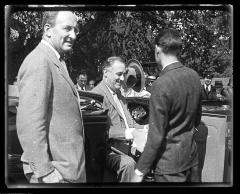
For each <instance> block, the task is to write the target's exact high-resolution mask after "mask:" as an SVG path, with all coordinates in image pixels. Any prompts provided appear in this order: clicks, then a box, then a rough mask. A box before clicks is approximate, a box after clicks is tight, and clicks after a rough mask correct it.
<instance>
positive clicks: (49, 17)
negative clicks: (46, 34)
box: [42, 11, 59, 29]
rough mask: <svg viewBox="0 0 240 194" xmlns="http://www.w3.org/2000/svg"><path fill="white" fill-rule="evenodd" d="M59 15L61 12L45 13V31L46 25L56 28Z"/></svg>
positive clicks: (43, 21)
mask: <svg viewBox="0 0 240 194" xmlns="http://www.w3.org/2000/svg"><path fill="white" fill-rule="evenodd" d="M58 13H59V11H45V12H44V13H43V19H42V29H44V26H45V24H50V25H51V26H52V27H54V26H55V24H56V18H57V15H58Z"/></svg>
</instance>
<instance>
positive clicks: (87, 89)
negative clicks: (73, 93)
mask: <svg viewBox="0 0 240 194" xmlns="http://www.w3.org/2000/svg"><path fill="white" fill-rule="evenodd" d="M75 87H76V89H77V90H78V85H77V84H76V85H75ZM90 90H91V88H90V87H89V85H86V86H85V91H90Z"/></svg>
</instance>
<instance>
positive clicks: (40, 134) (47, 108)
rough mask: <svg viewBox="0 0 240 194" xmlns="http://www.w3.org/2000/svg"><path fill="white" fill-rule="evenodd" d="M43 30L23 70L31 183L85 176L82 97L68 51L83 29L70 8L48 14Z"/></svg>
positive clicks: (22, 120) (21, 118) (21, 127)
mask: <svg viewBox="0 0 240 194" xmlns="http://www.w3.org/2000/svg"><path fill="white" fill-rule="evenodd" d="M42 27H43V36H42V40H41V42H40V43H39V44H38V46H37V47H36V48H35V49H34V50H33V51H32V52H31V53H30V54H29V55H28V56H27V57H26V58H25V60H24V61H23V63H22V65H21V67H20V69H19V72H18V77H19V80H18V89H19V106H18V109H17V121H16V122H17V123H16V125H17V133H18V138H19V141H20V144H21V146H22V148H23V154H22V157H21V160H22V162H23V169H24V174H25V175H26V177H27V179H28V180H29V182H30V183H79V182H86V171H85V152H84V133H83V123H82V115H81V110H80V104H79V102H80V100H79V96H78V93H77V91H76V88H75V86H74V84H73V82H72V80H71V78H70V77H69V75H68V71H67V68H66V65H65V63H64V61H63V60H62V56H63V54H65V53H67V52H69V51H71V50H72V46H73V44H74V41H75V39H76V36H77V34H78V31H79V30H78V26H77V19H76V16H75V15H74V14H73V13H72V12H70V11H49V12H45V13H44V15H43V24H42Z"/></svg>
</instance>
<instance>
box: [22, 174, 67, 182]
mask: <svg viewBox="0 0 240 194" xmlns="http://www.w3.org/2000/svg"><path fill="white" fill-rule="evenodd" d="M25 176H26V178H27V180H28V182H29V183H43V181H42V179H41V178H36V177H35V175H34V174H33V173H27V174H25ZM60 183H71V182H69V181H67V180H61V182H60Z"/></svg>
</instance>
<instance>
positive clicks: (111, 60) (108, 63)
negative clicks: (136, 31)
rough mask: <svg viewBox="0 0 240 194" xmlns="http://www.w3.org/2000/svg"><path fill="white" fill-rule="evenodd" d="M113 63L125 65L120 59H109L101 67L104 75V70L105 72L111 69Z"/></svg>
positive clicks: (115, 57)
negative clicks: (117, 62)
mask: <svg viewBox="0 0 240 194" xmlns="http://www.w3.org/2000/svg"><path fill="white" fill-rule="evenodd" d="M115 61H119V62H122V63H124V64H125V62H124V60H123V59H122V58H121V57H117V56H113V57H109V58H107V60H106V61H104V63H103V67H102V71H103V73H104V70H106V69H107V68H109V67H111V66H112V65H113V63H114V62H115Z"/></svg>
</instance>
